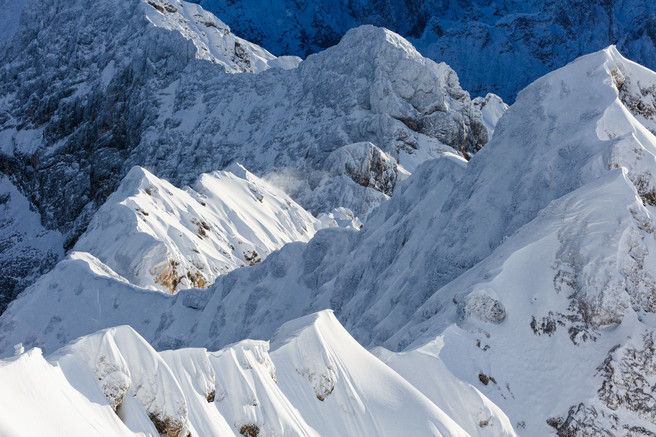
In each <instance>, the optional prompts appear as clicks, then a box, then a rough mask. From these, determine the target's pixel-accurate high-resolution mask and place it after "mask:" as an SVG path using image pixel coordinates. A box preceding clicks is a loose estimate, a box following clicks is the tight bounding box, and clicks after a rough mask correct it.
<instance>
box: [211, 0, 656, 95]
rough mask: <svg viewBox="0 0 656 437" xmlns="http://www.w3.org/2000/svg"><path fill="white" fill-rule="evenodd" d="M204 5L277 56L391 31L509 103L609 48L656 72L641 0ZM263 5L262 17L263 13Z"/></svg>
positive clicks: (218, 1) (652, 27)
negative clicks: (367, 30)
mask: <svg viewBox="0 0 656 437" xmlns="http://www.w3.org/2000/svg"><path fill="white" fill-rule="evenodd" d="M200 3H201V4H202V5H203V6H204V7H205V8H207V9H208V10H211V11H212V12H214V13H216V14H217V15H218V16H220V17H222V18H223V19H224V20H226V22H228V24H230V25H231V26H233V27H234V28H235V30H237V31H238V33H239V34H241V35H245V36H246V37H247V38H249V39H250V40H252V41H255V42H257V43H259V44H262V45H263V46H264V47H267V48H268V49H269V50H272V51H273V52H274V53H276V54H296V55H299V56H306V55H307V54H309V53H314V52H317V51H319V50H321V49H323V48H325V47H328V46H331V45H333V44H335V43H336V42H337V41H338V40H339V37H340V36H341V35H343V34H344V33H345V32H346V31H347V30H348V29H349V28H351V27H354V26H358V25H361V24H375V25H377V26H383V27H387V28H389V29H392V30H394V31H395V32H398V33H400V34H401V35H403V36H406V37H409V38H410V39H411V40H412V42H413V43H414V44H415V45H416V46H417V48H418V49H419V51H420V52H421V53H422V54H424V55H425V56H428V57H430V58H432V59H435V60H436V61H444V62H446V63H447V64H449V65H451V66H452V67H453V68H454V69H455V71H456V72H457V73H458V75H459V76H460V78H461V81H462V83H463V85H464V87H465V88H466V89H469V90H471V91H472V92H473V93H474V94H475V95H484V94H485V93H486V92H489V91H491V92H494V93H497V94H499V95H501V96H502V97H503V98H504V100H507V101H513V100H514V98H515V95H516V94H517V92H518V91H519V90H521V89H522V88H524V87H525V86H526V85H528V84H529V83H530V82H531V81H533V80H535V79H537V78H538V77H539V76H541V75H543V74H545V73H547V72H548V71H550V70H553V69H554V68H558V67H561V66H563V65H565V64H566V63H567V62H570V61H572V60H574V59H575V58H576V57H577V56H580V55H582V54H585V53H589V52H593V51H595V50H600V49H602V48H603V47H605V46H607V45H609V44H617V45H618V47H619V48H620V50H621V51H622V52H623V53H625V55H627V56H628V57H629V58H631V59H634V60H635V61H638V62H639V63H641V64H643V65H645V66H647V67H649V68H652V69H654V68H656V61H655V59H656V56H655V55H656V9H655V8H654V5H653V4H652V3H650V2H644V1H640V0H630V1H625V0H622V1H620V0H609V1H604V2H595V1H588V0H586V1H578V2H572V1H568V0H549V1H547V2H544V1H535V0H530V1H516V0H512V1H503V2H489V1H483V0H467V1H450V2H445V1H441V0H429V1H422V2H419V1H416V0H405V1H402V2H399V1H391V0H384V1H364V0H357V1H347V0H340V1H336V2H333V3H331V7H330V8H325V7H324V4H323V3H322V2H320V1H313V2H302V3H298V2H295V1H293V0H284V1H278V2H273V3H271V4H268V5H266V6H264V5H262V4H261V2H258V1H257V0H237V1H234V0H200ZM255 5H257V7H256V6H255ZM262 7H264V8H266V13H259V11H260V9H259V8H262ZM254 11H258V13H254Z"/></svg>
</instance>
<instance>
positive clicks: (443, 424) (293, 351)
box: [271, 311, 467, 436]
mask: <svg viewBox="0 0 656 437" xmlns="http://www.w3.org/2000/svg"><path fill="white" fill-rule="evenodd" d="M271 347H272V350H273V352H272V353H271V357H272V359H273V361H274V362H275V363H276V369H277V370H276V375H277V378H278V381H279V382H278V384H279V385H280V387H281V388H282V390H283V391H285V392H286V393H287V394H288V397H289V399H290V400H291V401H292V402H293V403H294V405H297V406H298V408H299V411H300V412H301V414H302V415H303V417H305V418H306V420H308V423H309V424H310V425H312V426H313V427H314V428H316V429H318V430H321V432H322V435H326V436H343V435H356V434H357V435H379V436H398V435H403V434H406V433H407V434H409V435H426V436H429V435H467V433H466V432H465V431H464V430H463V429H462V428H460V426H459V425H458V424H457V423H456V422H454V421H453V420H452V419H451V418H449V416H447V415H446V414H445V413H444V412H443V411H442V410H440V409H439V408H437V407H436V406H435V405H434V404H432V403H431V402H430V401H429V400H428V399H427V398H426V397H424V396H423V395H422V394H421V393H420V392H419V391H418V390H417V389H416V388H415V387H413V386H411V385H410V384H409V383H408V382H407V381H405V380H404V379H403V378H401V377H400V376H399V375H398V374H396V373H395V372H394V371H393V370H391V369H390V368H389V367H387V366H385V365H384V364H383V363H382V362H381V361H379V360H378V359H377V358H375V357H374V356H373V355H371V354H370V353H369V352H367V351H366V350H365V349H364V348H363V347H362V346H360V345H359V344H358V343H357V342H356V341H355V340H354V339H353V338H352V337H351V336H350V335H349V334H348V333H347V332H346V330H344V328H343V327H342V326H341V325H340V324H339V322H338V321H337V319H336V318H335V317H334V315H333V314H332V312H328V311H324V312H321V313H317V314H312V315H309V316H306V317H304V318H301V319H297V320H294V321H291V322H288V323H286V324H285V325H283V326H282V327H281V328H280V329H279V330H278V331H277V332H276V335H275V337H274V339H273V340H272V346H271Z"/></svg>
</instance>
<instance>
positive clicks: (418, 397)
mask: <svg viewBox="0 0 656 437" xmlns="http://www.w3.org/2000/svg"><path fill="white" fill-rule="evenodd" d="M272 349H273V351H272V352H271V353H270V352H269V344H268V342H264V341H253V340H243V341H241V342H239V343H236V344H233V345H230V346H228V347H226V348H224V349H222V350H220V351H217V352H208V351H207V350H206V349H188V348H187V349H177V350H169V351H164V352H160V353H157V352H155V350H154V349H152V347H150V345H148V343H146V342H145V340H144V339H143V338H142V337H140V336H139V335H138V334H137V333H136V332H135V331H134V330H132V329H131V328H130V327H128V326H119V327H115V328H110V329H106V330H103V331H99V332H96V333H94V334H91V335H88V336H85V337H81V338H79V339H77V340H75V341H74V342H72V343H71V344H69V345H67V346H66V347H64V348H62V349H60V350H58V351H56V352H55V353H53V354H51V355H49V356H48V357H46V358H44V357H43V355H42V354H41V352H40V350H39V349H32V350H30V351H28V352H26V353H23V352H22V351H21V350H18V351H17V354H19V355H18V356H16V357H13V358H9V359H5V360H2V361H0V380H2V381H3V390H2V392H1V394H0V405H3V407H5V411H10V412H12V413H14V414H11V415H3V416H2V419H0V430H2V432H3V435H4V434H7V435H11V436H24V435H25V436H26V435H33V433H35V432H36V433H37V434H40V433H46V434H49V435H50V434H57V435H59V434H61V433H64V432H67V433H70V434H73V435H84V434H92V435H95V434H97V433H108V432H109V433H111V434H112V435H150V436H154V435H165V436H168V437H178V436H187V435H197V436H215V435H235V436H236V435H251V436H252V435H258V436H263V437H264V436H279V435H298V436H318V435H326V436H329V435H356V434H359V435H379V436H397V435H399V434H401V433H404V432H411V433H416V434H418V435H426V436H429V435H434V436H452V435H454V436H455V435H458V436H465V435H481V436H485V435H507V436H512V435H515V434H514V431H513V430H512V429H511V428H510V429H503V430H500V429H497V430H496V431H497V432H495V429H494V427H493V426H491V427H480V428H478V429H475V430H474V431H475V432H474V433H471V434H469V433H466V432H465V431H464V430H463V429H462V428H460V427H459V426H458V424H457V423H456V422H455V421H454V420H452V419H451V418H450V417H449V416H447V415H446V414H445V413H444V412H443V411H442V410H441V409H439V408H438V407H436V406H435V404H433V403H432V402H431V401H430V400H429V399H428V398H426V397H425V396H423V395H422V394H421V393H420V392H419V391H418V390H417V389H416V388H415V387H413V386H412V385H411V384H410V383H408V382H407V381H406V380H404V379H403V378H402V377H401V376H399V375H398V374H397V373H395V372H394V371H393V370H392V369H390V368H389V367H387V366H386V365H385V364H383V363H382V362H381V361H379V360H378V359H376V358H375V357H374V356H373V355H371V354H369V353H368V352H367V351H366V350H365V349H363V348H362V347H361V346H360V345H358V343H357V342H356V341H355V340H354V339H353V338H351V337H350V336H349V335H348V333H347V332H346V331H345V330H344V328H342V327H341V325H340V324H339V322H338V321H337V320H336V319H335V317H334V316H333V315H332V313H331V312H329V311H324V312H321V313H316V314H312V315H309V316H307V317H304V318H302V319H298V320H294V321H291V322H289V323H287V324H285V325H284V326H283V327H281V328H280V330H279V331H278V332H277V333H276V339H275V341H274V342H273V345H272ZM444 395H447V393H446V392H445V393H444ZM448 398H449V399H448V401H447V400H446V399H445V400H444V401H443V402H442V403H443V404H445V405H447V406H450V407H451V410H452V411H453V412H454V413H457V414H459V415H460V416H463V417H466V416H467V415H468V414H470V413H471V411H472V410H473V409H474V408H475V405H470V404H469V403H468V402H467V401H466V400H465V401H464V402H463V401H462V400H461V399H460V395H459V393H458V392H455V393H448ZM487 402H488V403H489V401H487ZM51 403H52V404H51ZM495 414H498V416H495V420H498V421H501V422H504V421H507V418H506V417H505V415H503V413H501V412H500V411H499V410H498V409H497V411H495ZM76 416H78V417H76Z"/></svg>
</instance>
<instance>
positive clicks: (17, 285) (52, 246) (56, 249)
mask: <svg viewBox="0 0 656 437" xmlns="http://www.w3.org/2000/svg"><path fill="white" fill-rule="evenodd" d="M40 218H41V217H40V216H39V214H38V213H36V212H35V211H33V210H32V209H31V208H30V202H29V201H28V200H27V199H26V198H25V196H24V195H23V194H21V192H20V191H19V190H18V189H17V188H16V186H15V185H14V184H12V183H11V182H10V181H9V179H8V178H7V177H0V266H2V274H1V275H0V313H2V312H3V311H4V310H5V308H7V305H9V302H11V301H12V300H14V299H15V298H16V296H17V295H18V293H19V292H20V291H21V290H23V289H24V288H25V287H27V286H28V285H30V284H32V283H33V282H34V281H35V280H36V279H38V277H39V276H41V275H42V274H44V273H46V272H47V271H49V270H50V269H51V268H52V267H54V265H55V264H56V263H57V261H59V259H60V258H61V257H62V256H63V255H64V249H63V247H62V245H63V241H64V237H63V236H62V235H61V233H59V232H57V231H48V230H47V229H44V227H43V225H42V224H41V220H40Z"/></svg>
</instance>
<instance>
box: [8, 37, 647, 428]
mask: <svg viewBox="0 0 656 437" xmlns="http://www.w3.org/2000/svg"><path fill="white" fill-rule="evenodd" d="M654 89H656V74H655V73H654V72H651V71H649V70H647V69H645V68H643V67H641V66H639V65H637V64H634V63H632V62H631V61H628V60H626V59H625V58H623V57H622V56H621V55H620V54H619V53H618V52H617V50H616V49H615V48H614V47H610V48H608V49H606V50H603V51H600V52H597V53H594V54H591V55H588V56H585V57H582V58H580V59H578V60H577V61H575V62H573V63H571V64H569V65H568V66H566V67H564V68H562V69H560V70H557V71H555V72H553V73H550V74H548V75H546V76H545V77H543V78H541V79H540V80H538V81H536V82H535V83H533V84H532V85H530V86H529V87H527V88H526V89H525V90H524V91H522V92H521V93H520V94H519V96H518V99H517V101H516V103H515V104H514V105H513V106H511V107H510V109H508V111H506V112H505V114H504V115H503V116H502V118H501V120H500V121H499V123H498V124H497V125H496V129H495V132H494V136H493V138H492V141H491V142H490V144H488V145H487V146H486V147H485V148H483V149H482V150H481V151H480V152H478V153H477V154H475V155H474V157H473V158H472V159H471V160H470V161H469V162H467V161H465V160H464V159H462V158H458V157H456V156H454V155H443V156H442V157H441V158H439V159H435V160H431V161H427V162H425V163H424V164H422V165H420V166H419V167H418V168H417V169H416V170H415V171H414V172H413V174H412V175H411V176H410V177H409V178H408V179H406V180H405V181H403V182H402V183H400V184H399V185H398V186H397V188H396V189H395V192H394V194H393V196H392V198H391V199H390V200H389V201H388V202H386V203H384V204H383V205H381V206H380V207H379V208H377V209H376V210H374V211H373V212H372V214H371V215H370V217H369V219H368V221H367V223H366V225H365V226H364V228H363V229H362V230H361V231H359V232H356V231H353V230H344V229H327V230H321V231H319V232H318V233H317V234H316V235H315V236H314V238H313V239H312V240H310V242H309V243H307V244H303V243H294V244H291V245H287V246H285V247H284V248H283V249H282V250H280V251H278V252H275V253H272V254H271V255H270V256H269V257H268V258H267V259H266V260H265V261H263V262H262V263H259V264H258V265H256V266H254V267H252V268H249V269H239V270H236V271H233V272H231V273H230V274H228V275H224V276H221V277H219V278H218V279H217V281H216V283H215V284H214V285H213V286H212V287H211V288H210V289H209V290H189V291H182V292H180V293H178V294H177V295H176V296H174V297H169V296H165V295H162V294H155V293H148V292H145V291H142V290H140V289H138V288H136V287H134V286H132V285H130V284H128V283H126V282H122V281H120V280H118V279H115V278H113V277H112V275H111V274H110V272H108V271H107V269H105V268H103V267H102V264H101V263H100V262H99V261H97V260H94V259H92V258H90V257H88V256H82V255H80V254H73V255H71V256H69V258H68V259H66V260H64V261H62V262H60V263H59V264H58V265H57V266H56V267H55V268H54V269H53V270H52V271H51V272H50V273H48V274H47V275H45V276H43V277H42V278H41V279H40V280H39V281H38V282H37V283H36V284H35V285H34V286H33V287H32V288H30V289H29V290H28V291H27V292H26V293H24V295H23V296H21V298H19V299H18V300H17V301H15V302H14V303H13V304H12V305H11V306H10V307H9V309H8V310H7V312H6V313H5V314H4V315H3V316H2V317H0V349H2V350H3V353H4V354H5V355H6V354H8V353H11V351H13V345H14V344H16V343H18V342H22V343H24V344H25V345H26V346H40V347H43V348H44V349H45V350H47V351H53V350H55V349H57V348H58V347H60V346H61V345H63V344H65V343H66V342H68V341H70V340H72V339H74V338H76V337H78V336H80V335H85V334H88V333H91V332H95V331H96V330H98V329H102V328H106V327H110V326H116V325H121V324H130V325H131V326H132V327H134V329H136V330H137V331H138V332H139V333H140V334H141V335H142V336H143V337H144V338H145V339H147V340H148V341H149V342H151V344H152V345H153V346H154V347H155V348H156V349H160V350H161V349H167V348H178V347H181V346H197V347H208V348H210V349H218V348H220V347H223V346H225V345H226V344H228V343H230V342H233V341H236V340H239V339H242V338H247V337H248V338H260V339H266V338H270V337H271V335H272V333H273V332H274V330H275V329H277V327H278V326H279V325H280V324H281V323H283V322H284V321H287V320H289V319H291V318H295V317H301V316H303V315H305V314H308V313H311V312H313V311H316V310H319V309H322V308H328V307H330V308H333V309H334V311H335V313H336V315H337V317H338V318H339V320H340V321H341V322H342V323H343V325H344V326H345V328H346V329H348V331H349V332H350V333H351V334H352V335H353V336H354V337H355V338H356V339H357V340H358V341H360V342H361V343H362V344H364V345H370V346H373V345H382V346H385V347H386V348H387V349H390V350H394V351H403V352H402V354H401V355H399V357H398V358H394V357H389V352H386V351H385V350H382V349H376V350H375V352H376V354H377V355H378V356H380V357H381V358H382V359H383V360H384V361H386V362H388V363H389V364H390V366H392V367H393V368H396V369H398V372H399V373H401V374H402V375H403V374H404V372H405V374H406V375H408V376H407V378H408V380H410V381H414V382H415V383H416V384H418V385H419V384H421V382H422V381H425V379H424V378H428V377H430V374H428V373H426V376H424V375H423V374H419V375H415V374H414V372H417V370H416V369H421V371H422V372H426V369H430V368H434V369H436V371H437V369H442V368H443V367H442V366H444V367H445V368H446V369H447V370H448V371H449V372H451V373H452V374H453V376H455V378H456V380H458V379H459V380H461V381H464V382H465V383H468V384H471V385H472V386H475V387H477V388H478V389H479V390H480V391H481V392H482V393H483V394H484V395H486V396H487V397H488V398H490V399H491V400H492V401H493V402H494V403H495V404H496V405H498V406H499V407H500V408H501V409H502V410H503V411H504V412H505V413H506V414H507V415H508V417H509V418H510V420H511V423H512V424H513V426H514V427H515V428H516V429H517V431H518V432H519V433H520V434H522V435H524V434H526V435H549V434H550V433H552V434H553V433H557V434H558V435H571V434H576V433H579V434H582V435H585V433H587V434H588V435H618V434H619V435H636V434H640V433H642V434H645V435H649V434H648V433H649V432H656V421H655V420H654V419H653V417H652V415H651V413H650V412H652V411H653V410H652V408H651V405H652V404H651V403H650V402H651V401H650V399H653V396H654V393H653V389H652V388H651V387H652V386H651V385H650V383H649V381H650V380H651V378H652V377H653V375H652V373H653V371H652V370H651V369H652V368H653V363H652V360H653V340H652V338H653V335H654V334H653V330H654V325H653V323H654V316H653V311H654V305H653V290H654V283H655V280H654V278H656V271H654V269H655V267H654V266H656V264H655V263H654V262H653V260H652V254H653V253H656V247H654V245H656V240H655V239H654V237H653V229H654V218H653V214H654V209H653V208H654V203H655V201H654V198H655V197H656V196H655V195H654V192H656V180H655V179H654V175H656V158H655V156H656V137H654V134H653V133H652V132H651V130H654V114H656V110H655V108H656V106H654V102H655V100H654V99H655V94H654V91H653V90H654ZM146 306H147V307H148V308H149V311H148V313H147V314H144V313H143V311H141V310H140V308H144V307H146ZM44 308H47V311H44ZM71 308H77V309H78V310H76V311H74V312H71ZM73 314H74V315H73ZM435 358H439V359H440V362H438V363H434V365H433V364H416V365H417V366H419V367H414V366H415V365H411V364H408V362H407V361H406V360H409V361H414V360H417V361H416V362H417V363H422V362H423V361H426V362H427V363H433V362H432V361H431V360H433V359H435ZM413 369H415V370H413ZM454 383H455V382H454ZM432 389H433V388H426V389H424V390H422V391H425V395H426V396H428V397H429V398H431V397H432V396H435V394H432V392H431V390H432ZM470 396H471V397H472V398H474V399H475V396H474V395H473V394H470ZM445 411H446V409H445ZM481 420H482V421H484V419H481ZM463 423H464V422H463ZM462 426H464V425H462Z"/></svg>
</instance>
